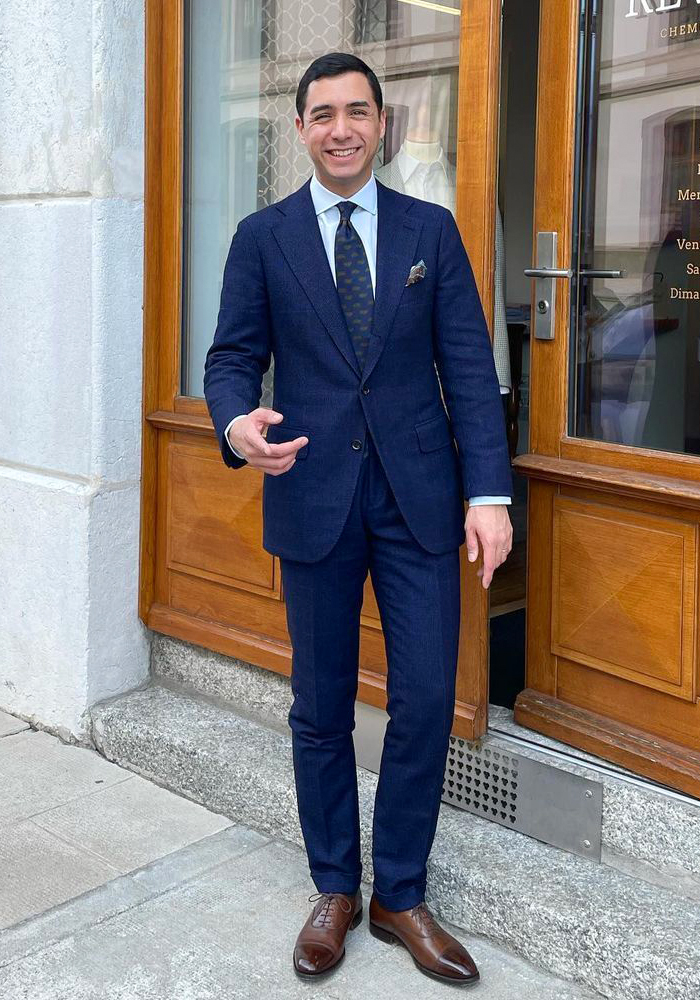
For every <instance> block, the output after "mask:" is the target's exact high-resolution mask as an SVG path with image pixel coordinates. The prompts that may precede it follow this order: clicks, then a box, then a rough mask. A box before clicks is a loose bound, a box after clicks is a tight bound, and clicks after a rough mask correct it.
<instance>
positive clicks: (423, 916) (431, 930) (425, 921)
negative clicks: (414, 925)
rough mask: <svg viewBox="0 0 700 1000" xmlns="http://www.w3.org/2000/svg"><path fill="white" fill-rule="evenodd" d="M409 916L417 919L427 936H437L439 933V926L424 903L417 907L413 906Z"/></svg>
mask: <svg viewBox="0 0 700 1000" xmlns="http://www.w3.org/2000/svg"><path fill="white" fill-rule="evenodd" d="M411 916H416V917H418V919H419V921H420V923H421V924H422V925H423V927H425V929H426V931H427V932H428V934H437V933H438V932H439V931H440V925H439V924H438V922H437V920H436V919H435V917H434V916H433V915H432V913H431V912H430V910H429V909H428V907H427V906H426V905H425V903H419V904H418V906H414V907H413V909H412V910H411Z"/></svg>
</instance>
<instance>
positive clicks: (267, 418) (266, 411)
mask: <svg viewBox="0 0 700 1000" xmlns="http://www.w3.org/2000/svg"><path fill="white" fill-rule="evenodd" d="M248 416H249V417H253V418H254V419H255V420H259V421H260V422H261V423H262V424H278V423H279V422H280V420H282V414H281V413H278V412H277V410H271V409H270V408H269V407H268V406H259V407H258V408H257V409H256V410H251V411H250V413H249V414H248Z"/></svg>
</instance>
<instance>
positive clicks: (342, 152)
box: [330, 148, 357, 156]
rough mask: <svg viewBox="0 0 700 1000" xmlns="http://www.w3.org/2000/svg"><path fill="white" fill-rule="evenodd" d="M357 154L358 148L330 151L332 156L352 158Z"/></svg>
mask: <svg viewBox="0 0 700 1000" xmlns="http://www.w3.org/2000/svg"><path fill="white" fill-rule="evenodd" d="M356 152H357V148H355V149H331V150H330V154H331V156H351V155H352V154H353V153H356Z"/></svg>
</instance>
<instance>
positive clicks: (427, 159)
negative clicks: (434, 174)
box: [403, 137, 442, 163]
mask: <svg viewBox="0 0 700 1000" xmlns="http://www.w3.org/2000/svg"><path fill="white" fill-rule="evenodd" d="M403 148H404V149H405V150H406V152H407V153H408V155H409V156H412V157H413V158H414V159H415V160H420V162H421V163H435V161H436V160H439V159H440V154H441V153H442V146H441V145H440V143H439V142H432V141H419V140H417V139H409V138H408V137H407V138H406V139H404V141H403Z"/></svg>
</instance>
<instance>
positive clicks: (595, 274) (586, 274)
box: [578, 268, 625, 278]
mask: <svg viewBox="0 0 700 1000" xmlns="http://www.w3.org/2000/svg"><path fill="white" fill-rule="evenodd" d="M578 273H579V274H580V275H581V277H582V278H624V277H625V271H598V270H597V269H596V268H592V269H589V270H587V271H579V272H578Z"/></svg>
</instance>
